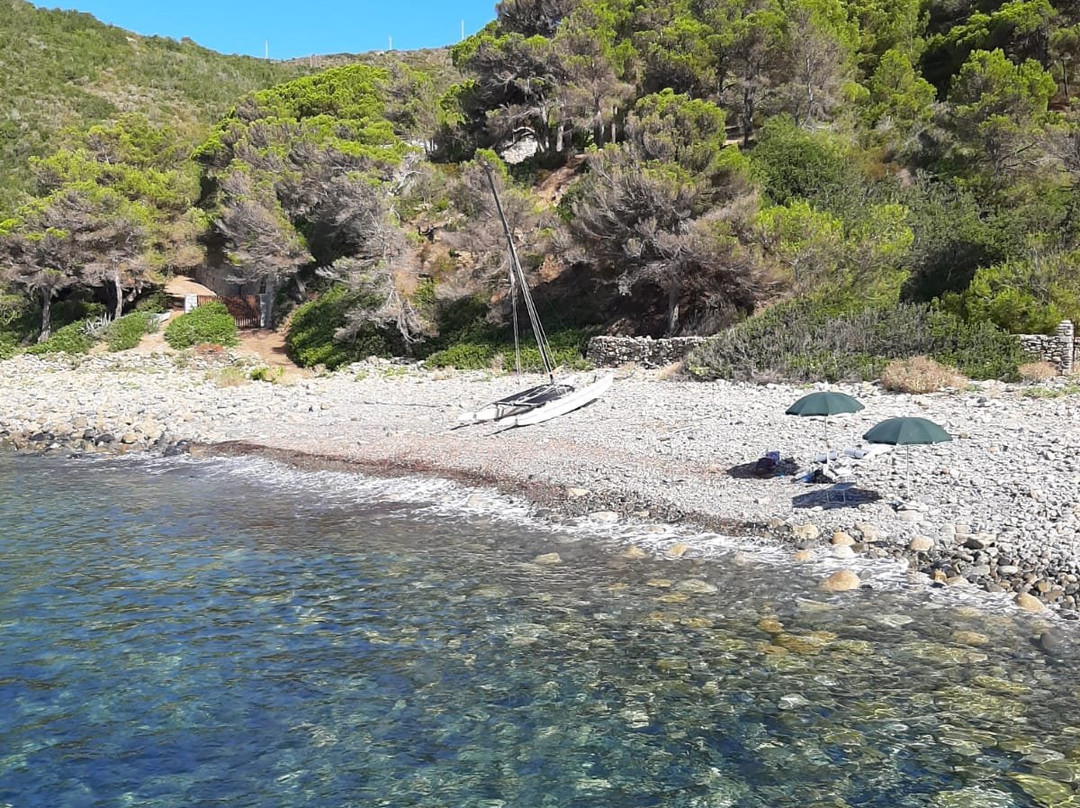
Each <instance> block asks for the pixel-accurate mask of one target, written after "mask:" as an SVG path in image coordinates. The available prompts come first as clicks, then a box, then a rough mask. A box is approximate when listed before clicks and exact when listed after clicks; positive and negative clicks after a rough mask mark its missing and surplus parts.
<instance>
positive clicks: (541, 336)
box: [480, 161, 555, 384]
mask: <svg viewBox="0 0 1080 808" xmlns="http://www.w3.org/2000/svg"><path fill="white" fill-rule="evenodd" d="M480 164H481V165H482V166H483V168H484V173H485V174H486V175H487V180H488V185H489V186H490V188H491V195H492V196H493V197H494V198H495V210H496V211H497V212H498V214H499V220H500V221H501V222H502V226H503V232H504V233H506V243H507V245H508V246H509V247H510V273H511V279H513V278H515V277H516V278H517V284H518V286H519V287H520V288H521V297H522V299H523V300H524V301H525V311H527V312H528V314H529V323H530V324H531V325H532V331H533V337H534V338H535V339H536V347H537V349H538V350H539V351H540V361H541V362H542V363H543V365H544V372H545V373H547V375H548V380H549V381H550V382H551V383H552V384H554V383H555V363H554V361H552V358H551V348H550V346H549V345H548V340H547V334H545V333H544V326H543V325H542V324H541V323H540V316H539V315H538V314H537V313H536V304H534V303H533V299H532V294H531V293H530V292H529V284H528V283H526V282H525V273H524V272H523V271H522V269H521V262H520V261H518V255H517V248H516V247H515V246H514V237H513V235H511V233H510V225H509V224H507V222H506V215H505V214H504V213H503V208H502V202H500V201H499V194H498V192H497V191H496V190H495V177H494V175H493V174H492V173H491V166H490V165H488V164H487V162H484V161H481V163H480ZM513 288H514V284H513V283H511V285H510V289H511V293H513ZM515 319H516V311H515ZM514 325H515V328H514V339H515V341H516V339H517V324H516V323H515V324H514ZM515 344H516V343H515Z"/></svg>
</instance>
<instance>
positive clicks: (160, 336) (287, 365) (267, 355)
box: [132, 324, 311, 381]
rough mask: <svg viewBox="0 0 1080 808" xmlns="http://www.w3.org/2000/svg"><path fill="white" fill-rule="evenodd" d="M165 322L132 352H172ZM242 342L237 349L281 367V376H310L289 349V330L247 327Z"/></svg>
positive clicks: (238, 351) (237, 351)
mask: <svg viewBox="0 0 1080 808" xmlns="http://www.w3.org/2000/svg"><path fill="white" fill-rule="evenodd" d="M165 325H166V324H162V326H161V328H159V329H158V330H157V331H156V332H154V333H153V334H147V335H145V336H144V337H143V338H142V340H141V341H140V342H139V344H138V345H137V346H135V347H134V348H132V353H137V354H151V353H160V352H162V351H164V352H169V351H170V350H171V349H170V348H169V346H168V344H167V343H166V342H165ZM237 336H238V337H239V338H240V344H239V345H238V346H236V348H235V349H234V350H235V351H236V353H238V354H240V355H242V356H252V357H256V358H258V360H259V361H260V362H261V363H262V364H264V365H266V366H267V367H269V368H271V369H272V370H275V371H276V370H277V369H278V368H281V369H282V370H281V373H282V376H281V380H282V381H292V380H294V379H301V378H307V377H309V376H311V371H309V370H307V369H305V368H301V367H298V366H297V365H296V364H295V363H294V362H293V361H292V360H291V359H289V356H288V354H287V353H286V352H285V333H284V332H282V331H272V330H270V329H269V328H255V329H245V330H243V331H240V332H238V333H237Z"/></svg>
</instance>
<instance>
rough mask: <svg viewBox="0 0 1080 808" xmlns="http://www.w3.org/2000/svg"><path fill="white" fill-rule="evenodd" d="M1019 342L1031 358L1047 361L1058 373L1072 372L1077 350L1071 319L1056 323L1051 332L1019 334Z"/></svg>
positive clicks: (1074, 330)
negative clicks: (1056, 325)
mask: <svg viewBox="0 0 1080 808" xmlns="http://www.w3.org/2000/svg"><path fill="white" fill-rule="evenodd" d="M1020 342H1021V344H1022V345H1023V346H1024V350H1025V351H1027V352H1028V354H1030V355H1031V357H1032V358H1033V359H1042V360H1044V361H1046V362H1049V363H1050V364H1052V365H1054V366H1055V367H1056V368H1057V369H1058V372H1059V373H1063V374H1064V373H1072V371H1073V368H1074V367H1075V361H1076V352H1077V341H1076V329H1075V328H1074V326H1073V324H1072V321H1070V320H1065V321H1063V322H1061V323H1060V324H1058V327H1057V329H1055V331H1054V333H1053V334H1021V335H1020Z"/></svg>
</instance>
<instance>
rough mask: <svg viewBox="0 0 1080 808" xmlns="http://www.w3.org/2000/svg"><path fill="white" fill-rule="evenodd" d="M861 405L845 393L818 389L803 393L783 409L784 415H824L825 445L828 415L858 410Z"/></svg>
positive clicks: (826, 441) (826, 443)
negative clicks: (814, 391)
mask: <svg viewBox="0 0 1080 808" xmlns="http://www.w3.org/2000/svg"><path fill="white" fill-rule="evenodd" d="M861 409H864V407H863V405H862V404H861V403H860V402H859V401H858V400H856V399H854V398H852V397H851V396H849V395H848V394H847V393H833V392H831V391H829V390H819V391H818V392H816V393H810V394H809V395H805V396H803V397H802V398H800V399H799V400H798V401H796V402H795V403H794V404H792V405H791V406H790V407H788V408H787V410H785V411H784V414H785V415H800V416H808V415H817V416H825V445H826V446H828V445H829V416H830V415H841V414H843V413H846V412H858V411H859V410H861Z"/></svg>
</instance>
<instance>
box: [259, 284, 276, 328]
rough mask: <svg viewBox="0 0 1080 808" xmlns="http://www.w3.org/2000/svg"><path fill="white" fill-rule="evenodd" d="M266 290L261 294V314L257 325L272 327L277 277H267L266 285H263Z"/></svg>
mask: <svg viewBox="0 0 1080 808" xmlns="http://www.w3.org/2000/svg"><path fill="white" fill-rule="evenodd" d="M263 288H264V289H265V290H266V291H265V292H263V295H262V298H263V299H262V301H261V303H262V305H261V307H260V308H261V309H262V311H261V316H260V317H259V325H261V326H262V327H263V328H273V327H274V299H275V298H276V297H277V289H278V284H277V279H276V278H275V279H273V280H270V279H267V281H266V285H265V286H264V287H263Z"/></svg>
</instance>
